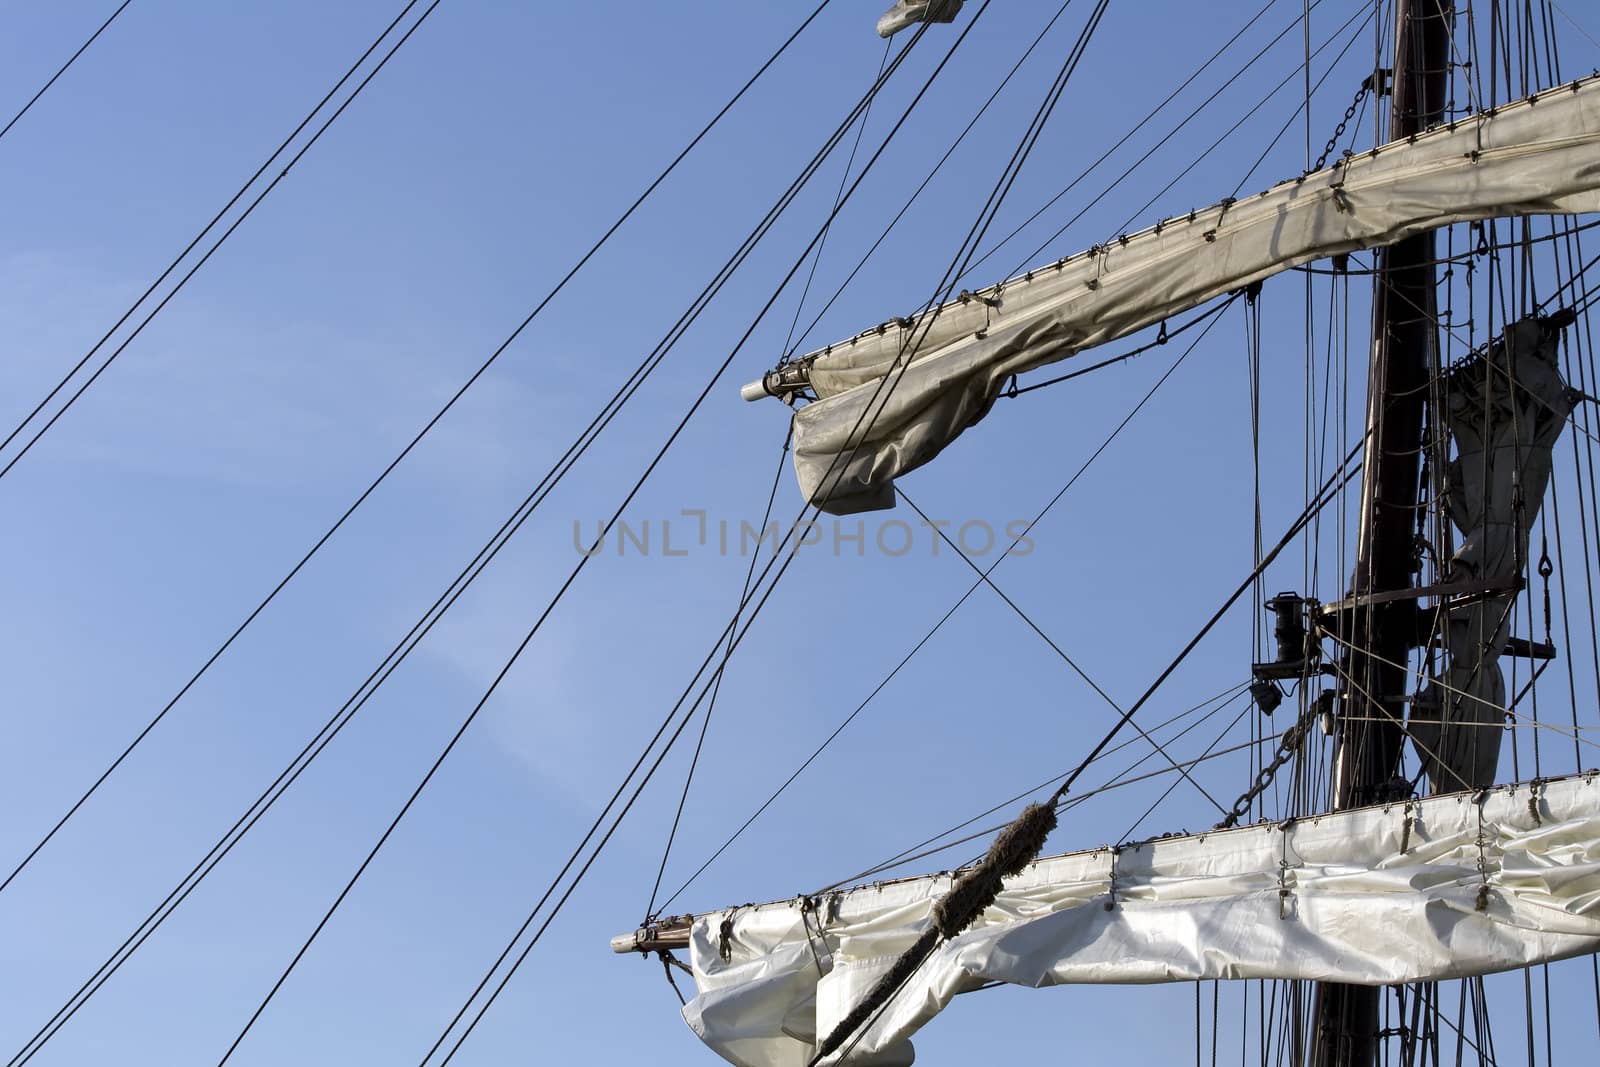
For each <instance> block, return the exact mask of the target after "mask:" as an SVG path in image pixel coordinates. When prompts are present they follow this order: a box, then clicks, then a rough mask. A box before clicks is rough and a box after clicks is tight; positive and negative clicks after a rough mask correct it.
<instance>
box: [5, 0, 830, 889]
mask: <svg viewBox="0 0 1600 1067" xmlns="http://www.w3.org/2000/svg"><path fill="white" fill-rule="evenodd" d="M412 2H413V3H415V2H416V0H412ZM831 2H832V0H821V2H820V3H819V4H818V5H817V6H816V8H815V9H813V10H812V12H811V14H810V15H808V16H807V17H806V19H805V20H804V21H803V22H802V23H801V24H800V25H799V27H797V28H796V29H795V30H794V32H793V33H791V34H790V35H789V36H788V37H787V38H786V39H785V40H784V42H783V43H782V44H781V45H779V47H778V49H777V50H776V51H775V52H773V53H772V55H771V56H769V57H768V58H767V60H766V62H764V63H763V64H762V65H761V66H760V67H759V68H758V69H757V70H756V72H755V73H754V74H752V75H751V76H750V78H749V79H748V80H747V81H746V82H745V83H744V84H743V85H742V86H741V87H740V88H739V90H738V91H737V92H736V93H734V94H733V96H732V97H731V98H729V100H728V102H727V103H725V104H724V105H723V106H722V107H721V109H719V110H718V111H717V113H716V114H715V115H713V116H712V117H711V119H710V121H708V122H707V123H706V124H705V125H704V126H703V127H701V129H700V132H699V133H697V134H695V136H694V137H693V138H692V139H691V140H690V141H689V143H688V144H686V145H685V146H684V147H683V149H682V150H681V151H679V153H678V154H677V155H676V156H675V157H674V158H673V159H672V161H671V162H670V163H668V164H667V166H666V167H665V168H664V169H663V170H662V171H661V172H660V173H659V174H657V175H656V177H655V178H654V180H652V181H651V182H650V184H649V185H648V186H646V187H645V190H644V191H643V192H642V193H640V194H639V196H638V197H637V198H636V199H635V200H634V201H633V203H632V204H630V205H629V206H628V208H627V209H626V210H625V211H623V213H622V214H621V215H619V216H618V217H617V219H616V221H615V222H613V223H612V224H611V225H610V226H609V227H608V228H607V229H606V231H605V232H604V233H603V234H601V236H600V238H599V239H598V240H597V241H595V242H594V244H593V245H591V246H590V247H589V250H588V251H587V252H585V253H584V254H583V255H582V256H581V257H579V259H578V261H577V262H576V263H574V264H573V266H572V267H571V268H570V269H569V270H568V271H567V273H566V274H565V275H563V276H562V278H561V280H560V281H559V282H557V283H556V285H555V286H554V287H553V288H552V289H551V290H550V291H549V292H548V293H546V294H545V296H544V297H543V298H541V299H540V301H539V302H538V303H537V304H536V305H535V306H534V308H533V310H532V311H530V312H529V313H528V315H527V316H526V317H525V318H524V319H523V320H522V322H521V323H519V324H518V325H517V327H516V328H515V329H514V330H512V331H511V333H510V335H508V336H507V337H506V339H505V340H504V341H503V342H502V343H501V344H500V345H499V346H498V347H497V348H496V349H495V350H494V351H493V352H492V353H490V355H489V357H488V358H487V359H485V360H484V361H483V363H482V364H480V365H479V367H478V368H477V370H476V371H474V372H473V374H472V375H471V377H469V378H468V379H467V380H466V382H464V383H463V384H462V385H461V387H460V388H459V389H457V390H456V392H455V393H454V394H452V395H451V397H450V399H449V400H447V401H446V402H445V404H444V406H443V407H441V408H440V409H439V410H438V411H437V412H435V413H434V415H433V416H432V417H431V418H430V419H429V420H428V421H427V422H426V423H425V424H424V425H423V427H422V429H421V430H419V431H418V432H417V433H416V435H415V436H414V437H412V439H411V441H410V442H409V443H407V444H406V446H405V447H404V448H403V449H401V450H400V452H399V453H398V454H397V455H396V456H395V457H394V458H393V459H392V460H390V461H389V463H388V464H387V465H386V466H385V467H384V468H383V470H382V471H380V472H379V473H378V476H377V477H376V478H374V479H373V480H372V482H371V483H370V484H369V485H368V486H367V487H366V489H364V490H363V491H362V492H361V494H360V495H359V496H357V497H356V499H355V501H354V502H353V503H351V504H350V506H349V507H347V508H346V509H345V510H344V511H343V512H342V513H341V514H340V516H339V517H338V519H337V520H335V521H334V523H333V525H331V526H330V527H329V528H328V529H327V530H326V531H325V532H324V533H323V534H322V535H321V536H320V537H319V538H317V540H316V541H315V543H313V544H312V546H311V547H310V549H308V550H307V551H306V552H305V554H304V555H302V556H301V558H300V559H299V561H298V562H296V563H295V565H294V566H293V567H291V568H290V569H289V572H288V573H287V574H285V575H284V576H283V577H282V578H281V579H279V581H278V583H277V584H276V585H274V586H273V587H272V589H271V590H270V591H269V592H268V593H267V595H266V596H265V597H263V598H262V599H261V601H260V602H259V603H258V604H257V605H256V606H255V607H254V608H253V609H251V611H250V613H249V614H248V615H247V616H245V618H244V621H243V622H241V623H240V624H239V625H238V626H237V627H236V628H235V629H234V630H233V632H232V633H230V634H229V635H228V637H227V638H226V640H224V641H223V642H222V644H221V645H219V646H218V647H217V649H216V650H215V651H214V652H212V653H211V655H210V656H209V657H207V659H206V660H205V662H204V663H202V664H201V665H200V668H199V669H198V670H196V671H195V672H194V674H193V675H191V676H190V678H189V680H188V681H186V682H185V683H184V684H183V685H182V687H180V688H179V690H178V692H177V693H176V694H175V695H174V696H173V697H172V699H171V700H169V701H168V702H167V703H166V705H165V706H164V707H162V709H161V710H160V711H159V712H157V713H156V715H155V717H154V718H152V719H151V720H150V721H149V722H148V723H147V724H146V725H145V726H144V727H143V729H141V730H140V731H139V733H138V734H136V735H135V736H134V738H133V740H132V741H131V742H129V743H128V745H127V746H126V747H125V748H124V749H123V750H122V752H121V753H120V754H119V755H118V756H117V757H116V759H114V760H112V762H111V764H110V765H109V766H108V767H107V768H106V769H105V770H104V771H102V772H101V774H100V775H99V777H97V778H96V779H95V780H94V782H92V783H91V784H90V786H89V788H88V789H86V790H85V791H84V792H83V794H82V795H81V796H80V797H79V798H78V799H77V800H76V801H75V802H74V803H73V804H72V806H71V807H70V808H68V809H67V811H66V813H65V814H64V815H62V816H61V818H60V819H59V820H57V822H56V823H55V825H54V826H52V827H51V828H50V830H49V832H47V833H46V834H45V835H44V837H43V838H41V839H40V840H39V841H38V842H37V843H36V844H35V845H34V846H33V848H32V849H30V850H29V852H28V854H27V855H26V856H24V857H23V858H22V860H21V862H19V863H18V864H17V865H16V867H15V868H13V869H12V871H11V872H10V873H9V874H8V875H6V878H5V880H4V881H3V882H0V892H4V890H5V888H6V886H8V885H10V884H11V881H12V880H13V879H14V878H16V876H17V875H18V874H19V873H20V872H21V871H22V869H23V868H24V867H26V866H27V865H28V863H29V862H30V861H31V860H32V859H33V858H34V856H36V855H38V853H39V851H40V849H42V848H44V847H45V845H47V844H48V843H49V842H50V840H51V838H53V837H54V836H55V835H56V833H57V832H58V831H60V829H61V828H62V827H63V826H64V825H66V823H67V821H68V820H69V819H71V818H72V817H73V816H74V815H75V814H76V813H77V811H78V809H79V808H81V807H82V806H83V804H84V803H85V802H86V801H87V800H88V799H89V798H90V797H91V796H92V795H93V794H94V792H95V791H96V790H97V789H99V788H100V786H101V784H102V783H104V782H105V780H106V779H107V778H109V777H110V776H111V774H112V773H113V772H115V771H116V769H117V767H118V766H120V765H121V763H122V761H123V760H125V759H127V757H128V756H129V754H130V753H132V752H133V750H134V749H135V748H136V747H137V746H138V745H139V743H140V742H142V741H143V740H144V739H145V737H146V735H148V734H149V733H150V731H151V730H153V729H155V727H156V726H157V725H158V724H159V723H160V722H161V720H162V719H163V718H165V716H166V714H167V713H168V712H169V711H171V710H172V709H173V707H174V706H176V705H177V703H178V702H179V701H180V700H182V699H183V698H184V696H185V695H186V694H187V693H188V692H189V690H190V689H191V688H193V687H194V685H195V683H197V682H198V681H199V680H200V679H201V677H202V676H204V675H205V673H206V672H207V671H208V670H210V668H211V666H212V665H213V664H214V663H216V661H217V660H218V659H220V658H221V657H222V655H223V654H224V653H225V652H227V650H228V649H229V648H230V647H231V646H232V645H233V643H234V641H235V640H237V639H238V637H239V636H240V635H241V634H242V633H244V631H245V630H246V628H248V627H249V626H250V625H251V623H253V622H254V621H255V620H256V617H257V616H258V615H260V614H261V613H262V612H263V611H264V610H266V608H267V605H269V604H271V603H272V601H273V600H274V599H276V597H277V595H278V594H279V593H280V592H282V591H283V589H284V587H285V586H287V585H288V584H289V583H290V582H291V581H292V580H293V579H294V578H295V576H296V575H298V574H299V573H300V571H301V570H302V569H303V568H304V567H305V565H306V564H307V563H309V562H310V561H311V558H312V557H313V556H315V555H316V554H317V553H318V552H319V551H320V550H321V549H322V547H323V545H325V544H326V543H327V542H328V541H329V540H330V539H331V538H332V537H333V536H334V534H335V533H337V532H338V531H339V529H340V528H341V527H342V526H343V525H344V524H345V522H346V521H347V520H348V519H349V518H350V516H351V515H353V514H355V512H356V510H357V509H359V508H360V507H361V506H362V505H363V504H364V503H365V502H366V500H367V498H368V497H370V496H371V495H372V494H373V492H375V491H376V490H377V488H378V486H379V485H381V484H382V483H383V482H384V481H385V480H386V479H387V478H388V477H389V475H390V474H391V473H392V472H393V471H394V469H395V468H396V467H398V466H399V465H400V463H401V462H402V461H404V460H405V458H406V457H407V456H408V455H409V454H410V453H411V451H412V450H413V449H414V448H416V446H417V444H418V443H420V442H421V440H422V439H423V438H424V437H426V436H427V435H428V433H429V432H430V431H431V430H432V429H433V428H434V426H435V425H437V424H438V423H439V421H440V420H441V419H443V418H444V416H445V415H446V414H447V413H448V412H449V411H450V409H451V408H452V407H454V406H455V404H456V402H457V401H458V400H460V399H461V397H462V396H463V395H464V394H465V393H466V392H467V390H468V389H470V388H472V386H473V385H474V384H475V383H476V382H477V381H478V379H479V378H481V377H482V376H483V374H484V373H485V372H486V371H487V370H488V369H489V367H490V366H491V365H493V364H494V362H495V361H496V360H498V359H499V358H500V356H501V355H502V354H503V353H504V352H505V351H506V350H507V349H508V348H510V346H511V345H512V344H513V343H514V342H515V341H516V340H517V338H518V337H519V336H521V334H522V332H523V331H524V330H526V329H527V327H528V326H529V325H530V324H531V323H532V322H533V320H534V319H535V318H537V317H538V315H539V314H540V313H541V312H542V311H543V310H544V309H545V307H546V306H548V305H549V304H550V302H551V301H552V300H554V299H555V297H556V296H557V295H558V294H559V293H560V292H561V291H562V290H563V289H565V288H566V286H567V284H568V283H569V282H571V280H572V279H573V277H575V276H576V275H577V274H578V272H579V271H580V270H582V269H583V267H584V266H585V265H587V264H588V262H589V260H590V259H592V258H593V257H594V255H595V254H596V253H598V252H599V251H600V249H601V248H602V247H603V246H604V245H605V244H606V243H607V242H608V241H609V240H610V239H611V237H612V236H613V235H614V234H615V233H616V232H617V230H619V229H620V228H621V227H622V225H623V224H624V223H625V222H627V220H628V219H629V218H630V217H632V215H633V214H634V212H635V211H637V210H638V208H639V207H640V206H641V205H642V204H643V203H644V202H645V200H646V199H648V198H649V197H650V195H651V194H652V193H654V192H655V190H656V189H657V188H658V187H659V186H660V185H661V184H662V183H663V182H664V181H665V180H666V179H667V177H668V176H669V175H671V174H672V172H673V171H674V170H676V169H677V167H678V165H679V164H680V163H682V162H683V160H684V159H685V158H686V157H687V156H688V155H689V153H690V152H691V151H693V150H694V149H695V147H696V146H698V145H699V143H700V142H701V141H702V140H703V139H704V138H705V137H706V135H707V134H709V133H710V132H711V130H712V128H713V127H715V126H716V125H717V124H718V123H719V122H720V121H721V120H722V118H723V117H724V116H726V115H727V113H728V112H729V111H730V110H732V108H733V107H734V105H735V104H737V103H738V102H739V100H740V99H742V98H743V96H744V95H745V93H746V92H748V91H749V89H750V88H751V86H753V85H754V84H755V83H756V81H757V80H758V79H759V78H761V76H762V75H763V74H765V73H766V72H767V70H768V69H769V68H770V67H771V66H772V65H773V64H774V63H776V62H777V60H778V59H779V58H780V57H781V56H782V55H783V54H784V53H785V52H786V51H788V49H789V46H790V45H791V44H793V43H794V41H795V39H796V38H798V37H799V36H800V34H801V33H803V32H804V31H805V30H806V28H807V27H809V26H810V25H811V23H812V22H813V21H815V19H816V18H817V16H818V15H820V14H821V13H822V11H823V9H824V8H826V7H827V6H828V4H830V3H831ZM409 8H410V5H409V4H408V5H407V10H409ZM404 14H405V12H404V11H402V12H401V16H403V15H404ZM401 16H397V18H396V22H398V20H399V17H401ZM393 26H394V23H391V25H390V27H389V28H390V29H393ZM384 32H385V34H387V33H388V32H389V31H388V30H385V31H384ZM381 39H382V37H381V36H380V38H379V40H381ZM376 45H377V42H374V44H373V47H376ZM370 51H371V50H370V49H369V50H368V54H370ZM362 58H363V60H364V59H365V56H363V57H362ZM360 62H361V61H358V62H357V64H356V65H355V66H352V68H351V71H352V72H354V70H355V69H356V67H358V66H359V65H360ZM346 77H349V75H348V74H347V75H346ZM337 88H338V86H335V87H334V90H333V91H336V90H337ZM333 91H330V93H329V96H330V97H331V96H332V92H333ZM324 102H326V98H325V99H324ZM318 106H319V107H320V106H321V105H320V104H319V105H318ZM313 113H314V112H313ZM309 120H310V117H309V116H308V117H307V121H309ZM303 125H304V124H302V126H303ZM297 132H298V131H297ZM291 138H292V135H291ZM285 143H286V144H287V143H288V142H287V141H286V142H285ZM280 150H281V149H280ZM270 162H271V160H270V159H269V160H268V163H270ZM263 169H265V165H264V166H263ZM258 174H259V172H258ZM252 180H253V179H252ZM241 192H242V190H241ZM230 203H231V201H230ZM224 211H226V208H225V209H224ZM218 217H219V218H220V217H221V215H220V214H219V215H218ZM214 221H215V220H213V222H214ZM203 235H204V231H202V236H203ZM198 240H199V238H198V237H197V238H196V241H198ZM190 247H191V248H192V247H193V244H192V243H191V245H190ZM186 251H187V250H186ZM180 259H181V257H180ZM169 269H170V268H169ZM159 281H160V279H157V284H159ZM151 288H152V289H153V288H154V286H152V287H151ZM146 295H148V293H147V294H146ZM129 313H130V314H131V309H130V312H129ZM124 318H126V316H124ZM118 325H120V322H119V323H118ZM114 330H115V327H113V331H114ZM107 336H108V337H109V336H110V334H109V333H108V334H107ZM102 343H103V342H102ZM58 388H59V387H58ZM52 395H53V394H52ZM48 399H49V398H46V402H48ZM25 421H26V420H25ZM594 425H595V424H594V423H591V424H590V427H589V429H593V427H594ZM585 432H586V433H587V432H588V430H586V431H585ZM8 440H9V439H8ZM0 447H4V446H3V444H0ZM569 452H570V450H569ZM563 458H565V457H563Z"/></svg>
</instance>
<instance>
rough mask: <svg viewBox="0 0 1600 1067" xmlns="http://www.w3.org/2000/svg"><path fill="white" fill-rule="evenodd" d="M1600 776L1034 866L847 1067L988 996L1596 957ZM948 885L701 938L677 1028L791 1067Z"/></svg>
mask: <svg viewBox="0 0 1600 1067" xmlns="http://www.w3.org/2000/svg"><path fill="white" fill-rule="evenodd" d="M1597 775H1600V772H1595V771H1590V772H1587V773H1585V774H1582V775H1578V776H1573V777H1569V778H1562V779H1555V780H1549V781H1542V782H1533V783H1528V784H1522V785H1516V786H1504V787H1497V788H1495V789H1492V790H1486V791H1483V792H1481V793H1457V794H1450V795H1445V796H1437V797H1432V798H1428V799H1424V800H1413V801H1409V802H1406V803H1395V804H1392V805H1385V806H1381V807H1372V808H1362V809H1358V810H1355V811H1349V812H1340V813H1336V814H1327V815H1321V816H1316V817H1309V818H1303V819H1296V820H1290V821H1286V822H1277V823H1260V824H1257V825H1255V826H1249V827H1244V828H1240V829H1235V830H1226V831H1218V832H1213V833H1205V834H1198V835H1192V836H1184V837H1171V838H1160V839H1156V840H1153V841H1146V842H1142V843H1139V844H1132V845H1127V846H1124V847H1123V848H1121V849H1120V850H1118V849H1111V848H1100V849H1096V850H1093V851H1089V852H1077V853H1071V854H1068V855H1061V856H1054V857H1049V858H1045V859H1041V860H1038V861H1037V862H1035V863H1033V864H1032V865H1030V866H1029V867H1028V869H1027V870H1025V871H1024V872H1023V873H1021V874H1020V875H1018V876H1017V877H1015V878H1011V879H1008V880H1007V882H1006V886H1005V889H1004V890H1003V891H1002V892H1001V893H1000V896H999V898H998V900H997V901H996V902H995V904H994V905H993V906H992V907H991V908H989V909H988V910H987V911H986V912H985V913H984V915H983V917H982V918H981V919H980V920H979V921H978V923H977V924H976V925H975V926H973V927H972V928H971V929H970V930H968V931H967V932H965V933H963V934H962V935H960V936H959V937H956V938H954V939H953V940H951V941H948V942H946V943H945V944H943V945H942V946H941V947H940V948H939V949H937V950H936V951H935V953H934V954H933V956H932V957H931V958H930V959H929V960H928V961H927V962H926V963H925V964H924V965H923V966H922V967H921V968H920V969H919V970H918V971H917V972H916V973H915V974H914V975H913V976H912V978H911V980H910V981H909V982H908V983H907V984H906V985H905V986H904V987H903V988H902V989H901V991H900V993H899V995H898V996H896V997H895V998H894V1000H893V1001H892V1002H891V1004H890V1005H889V1007H888V1009H887V1010H886V1011H885V1012H884V1013H883V1014H882V1015H881V1016H879V1017H878V1018H877V1020H876V1021H875V1022H874V1023H873V1024H872V1025H871V1026H870V1027H868V1028H867V1029H866V1031H865V1032H864V1034H863V1036H862V1038H861V1040H860V1041H859V1043H858V1044H857V1045H856V1047H855V1049H854V1051H853V1052H852V1053H851V1055H850V1058H849V1059H848V1061H845V1062H848V1063H851V1064H862V1065H865V1064H872V1065H876V1067H884V1065H888V1064H904V1063H909V1062H910V1057H911V1048H910V1044H909V1041H908V1039H909V1038H910V1036H911V1035H912V1034H913V1033H914V1032H915V1031H916V1030H918V1029H919V1028H920V1027H922V1026H923V1025H924V1024H925V1023H927V1022H928V1021H929V1020H930V1019H932V1018H933V1017H934V1016H935V1015H937V1014H938V1013H939V1012H940V1011H941V1010H942V1009H943V1008H945V1007H946V1006H947V1005H948V1004H949V1003H950V1001H951V1000H952V999H953V998H954V997H955V996H956V995H958V994H960V993H963V992H967V991H969V990H973V989H976V988H978V987H979V986H982V985H985V984H988V983H992V982H1004V983H1010V984H1015V985H1023V986H1032V987H1043V986H1051V985H1062V984H1071V983H1126V984H1147V983H1157V982H1189V981H1195V980H1198V979H1249V978H1266V979H1306V980H1317V981H1335V982H1349V983H1355V984H1366V985H1387V984H1392V983H1399V982H1421V981H1437V980H1445V979H1452V978H1462V977H1467V976H1472V975H1483V974H1489V973H1493V972H1496V971H1503V970H1508V969H1511V968H1516V967H1521V966H1525V965H1529V964H1538V963H1547V962H1552V961H1555V960H1560V959H1563V958H1566V957H1570V956H1575V955H1580V954H1585V953H1592V952H1595V951H1596V950H1597V949H1600V777H1597ZM952 877H953V876H952V875H951V874H949V873H944V874H937V875H932V876H926V877H918V878H908V879H902V880H899V881H894V882H887V883H883V884H878V885H870V886H863V887H859V888H855V889H851V890H846V891H841V892H837V893H833V894H828V895H825V896H823V897H819V898H810V899H807V898H800V899H797V900H792V901H782V902H778V903H773V904H763V905H755V906H749V907H743V908H734V909H729V910H726V911H719V912H713V913H710V914H707V915H701V916H697V917H696V918H695V919H694V922H693V927H692V930H691V933H690V958H691V965H692V969H693V972H694V978H695V983H696V985H697V987H698V990H699V992H698V995H696V996H695V997H694V998H693V999H692V1000H690V1001H689V1003H688V1005H687V1006H686V1007H685V1008H684V1011H683V1014H684V1018H685V1020H686V1021H687V1022H688V1024H689V1026H690V1027H691V1028H692V1029H693V1030H694V1031H695V1032H696V1034H698V1035H699V1036H700V1038H701V1039H702V1040H703V1041H704V1042H705V1043H706V1044H707V1045H708V1046H710V1047H711V1048H712V1049H713V1050H715V1051H716V1052H717V1053H718V1054H719V1055H721V1056H722V1057H723V1058H724V1059H726V1060H728V1061H729V1062H731V1063H735V1064H740V1065H742V1067H802V1065H804V1064H806V1063H807V1062H808V1061H809V1059H810V1057H811V1056H812V1055H813V1053H814V1051H815V1047H814V1044H813V1042H815V1041H816V1040H817V1035H818V1034H824V1035H825V1034H827V1033H829V1032H830V1031H831V1030H832V1029H833V1027H834V1025H835V1024H836V1023H837V1022H838V1021H839V1020H840V1019H841V1018H843V1016H844V1015H845V1014H846V1013H847V1012H848V1011H849V1010H850V1009H851V1008H852V1007H853V1006H854V1005H855V1004H857V1003H859V1002H860V1000H861V998H862V996H863V995H864V994H865V993H866V991H867V990H868V989H869V988H870V987H871V986H872V984H873V983H874V982H875V981H876V980H877V978H878V977H879V976H880V975H881V974H882V973H884V971H885V970H886V969H888V968H889V967H890V966H891V965H892V964H893V963H894V961H895V960H896V958H897V957H898V956H899V954H900V952H901V951H902V950H903V949H905V948H906V947H907V946H908V945H910V944H911V942H912V941H913V940H915V939H916V937H917V936H918V934H920V933H921V931H922V930H923V929H925V928H926V927H927V925H928V923H929V922H930V921H931V918H930V917H931V912H932V908H933V905H934V903H935V901H937V900H938V899H939V898H940V897H941V896H942V895H943V894H944V893H945V892H946V891H947V890H948V889H949V887H950V884H951V881H952Z"/></svg>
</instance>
